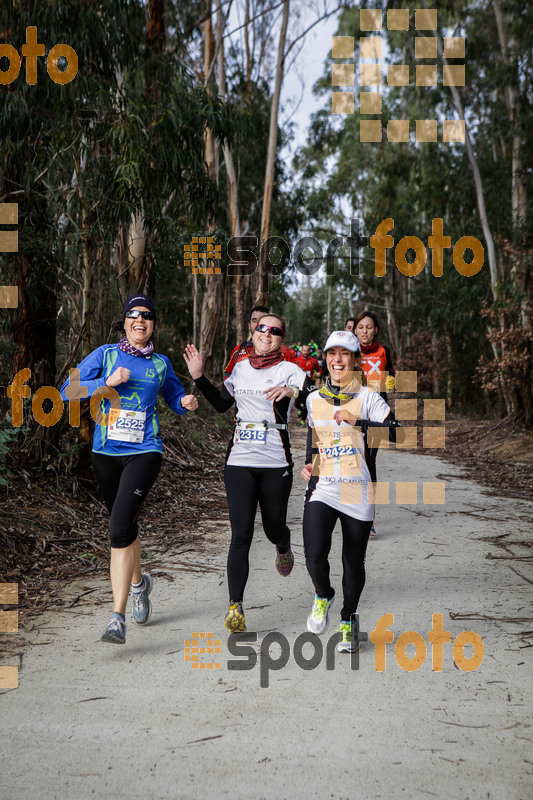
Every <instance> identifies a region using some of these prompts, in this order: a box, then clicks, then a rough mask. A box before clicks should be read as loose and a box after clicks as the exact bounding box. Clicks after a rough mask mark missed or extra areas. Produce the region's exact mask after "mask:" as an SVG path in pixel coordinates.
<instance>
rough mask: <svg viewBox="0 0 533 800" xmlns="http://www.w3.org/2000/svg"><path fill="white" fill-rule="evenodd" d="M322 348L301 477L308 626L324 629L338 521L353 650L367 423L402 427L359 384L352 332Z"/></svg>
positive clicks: (368, 517)
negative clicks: (310, 592)
mask: <svg viewBox="0 0 533 800" xmlns="http://www.w3.org/2000/svg"><path fill="white" fill-rule="evenodd" d="M324 353H325V357H326V364H327V369H328V373H329V377H328V378H327V379H326V382H325V384H324V385H323V386H322V388H321V389H320V390H319V391H318V392H316V393H315V394H314V395H311V396H310V397H308V399H307V408H308V424H309V429H308V439H307V453H306V464H305V467H304V468H303V470H302V478H304V480H306V481H308V482H309V483H308V488H307V493H306V500H305V508H304V519H303V535H304V548H305V559H306V566H307V570H308V572H309V575H310V576H311V579H312V581H313V584H314V587H315V600H314V603H313V608H312V609H311V613H310V614H309V617H308V619H307V629H308V630H309V631H310V632H311V633H317V634H322V633H324V632H325V630H326V628H327V626H328V612H329V608H330V606H331V605H332V603H333V599H334V596H335V591H334V589H333V588H332V586H331V583H330V574H329V560H328V556H329V551H330V549H331V541H332V534H333V529H334V528H335V525H336V523H337V520H340V522H341V528H342V566H343V576H342V589H343V606H342V608H341V624H340V627H339V628H338V631H339V632H340V633H341V634H342V639H341V641H340V642H339V643H338V645H337V650H339V652H343V651H345V652H355V651H357V650H359V639H358V626H357V618H356V613H355V612H356V611H357V605H358V602H359V598H360V596H361V592H362V591H363V587H364V584H365V554H366V546H367V542H368V537H369V534H370V527H371V525H372V520H373V518H374V501H373V489H372V480H371V476H370V472H369V469H368V466H367V459H366V454H367V450H368V447H367V436H368V429H369V427H385V428H388V429H389V431H388V437H390V438H391V439H395V438H396V430H395V429H396V428H397V427H401V426H400V425H399V423H398V422H396V420H395V419H394V415H393V414H392V412H391V410H390V408H389V406H388V405H387V403H386V402H385V401H384V400H383V399H382V398H381V397H380V395H379V393H378V392H372V391H370V390H369V389H367V388H366V387H364V386H361V372H360V370H361V351H360V346H359V342H358V340H357V337H356V336H354V334H353V333H351V332H350V331H335V332H334V333H332V334H331V336H330V337H329V339H328V341H327V342H326V346H325V348H324ZM386 435H387V434H386ZM374 446H375V443H374Z"/></svg>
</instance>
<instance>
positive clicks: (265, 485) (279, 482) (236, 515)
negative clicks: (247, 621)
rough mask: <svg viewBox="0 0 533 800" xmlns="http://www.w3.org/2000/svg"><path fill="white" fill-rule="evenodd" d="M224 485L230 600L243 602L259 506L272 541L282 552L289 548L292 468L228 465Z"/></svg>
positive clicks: (225, 470)
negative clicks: (228, 524) (228, 530)
mask: <svg viewBox="0 0 533 800" xmlns="http://www.w3.org/2000/svg"><path fill="white" fill-rule="evenodd" d="M224 481H225V483H226V494H227V498H228V510H229V518H230V522H231V544H230V547H229V553H228V589H229V597H230V600H236V601H238V602H242V598H243V595H244V589H245V586H246V581H247V580H248V573H249V569H250V567H249V561H248V554H249V552H250V546H251V544H252V538H253V535H254V523H255V514H256V511H257V505H258V504H259V508H260V509H261V519H262V522H263V529H264V531H265V533H266V535H267V538H268V539H269V541H271V542H272V544H275V545H278V547H280V548H281V549H282V550H284V549H285V548H286V547H288V546H289V544H290V531H289V529H288V527H287V504H288V502H289V495H290V493H291V488H292V467H279V468H278V467H274V468H270V467H232V466H228V465H226V467H225V469H224Z"/></svg>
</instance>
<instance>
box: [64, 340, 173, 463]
mask: <svg viewBox="0 0 533 800" xmlns="http://www.w3.org/2000/svg"><path fill="white" fill-rule="evenodd" d="M119 367H125V368H126V369H129V370H130V379H129V380H128V381H127V383H121V384H119V386H115V387H114V389H115V391H116V392H118V394H119V395H120V403H121V408H123V409H128V410H133V411H145V412H146V426H145V434H144V441H142V442H120V441H116V440H114V439H108V438H107V428H106V427H105V425H98V424H95V428H94V437H93V452H94V453H102V454H104V455H108V456H128V455H137V454H138V453H148V452H150V451H152V452H156V453H162V452H163V443H162V441H161V437H160V436H159V420H158V416H157V410H156V405H157V395H158V393H159V392H161V394H162V395H163V398H164V399H165V402H166V403H167V405H168V406H169V407H170V408H171V409H172V411H175V412H176V414H185V413H187V409H185V408H183V407H182V405H181V402H180V401H181V398H182V397H184V396H185V390H184V388H183V384H182V383H181V381H180V380H179V378H178V377H177V376H176V373H175V372H174V370H173V369H172V365H171V363H170V361H169V360H168V358H167V357H166V356H163V355H161V354H159V353H152V355H150V356H146V357H143V356H132V355H130V354H129V353H125V352H124V351H123V350H119V348H118V344H103V345H102V346H101V347H98V348H97V349H96V350H94V351H93V352H92V353H90V354H89V355H88V356H87V358H84V359H83V361H82V362H81V363H80V364H78V367H77V368H78V369H79V371H80V385H81V386H82V387H84V386H86V387H87V390H88V397H92V395H93V394H94V393H95V392H96V390H97V389H99V388H100V387H102V386H105V385H106V380H107V378H108V377H109V376H110V375H111V373H112V372H114V371H115V370H116V369H118V368H119ZM69 383H70V379H68V380H66V381H65V383H64V384H63V386H62V387H61V397H62V398H63V399H64V400H68V399H69V398H68V397H67V396H66V394H65V389H66V388H67V387H68V385H69ZM110 405H111V404H110V401H109V400H108V399H106V398H104V399H102V400H101V402H100V410H101V411H102V412H103V413H106V414H107V412H108V411H109V408H110Z"/></svg>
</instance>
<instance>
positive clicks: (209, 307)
mask: <svg viewBox="0 0 533 800" xmlns="http://www.w3.org/2000/svg"><path fill="white" fill-rule="evenodd" d="M206 13H207V14H208V15H209V16H208V17H207V19H206V20H205V22H204V24H203V35H204V79H205V82H206V89H207V93H208V94H210V95H211V94H212V93H213V78H212V77H211V76H212V72H213V62H214V59H215V37H214V35H213V23H212V6H211V0H207V3H206ZM204 143H205V163H206V166H207V172H208V175H209V178H210V179H211V180H212V181H213V182H214V183H218V146H217V141H216V138H215V136H214V134H213V131H212V130H211V129H210V128H208V127H207V126H206V129H205V133H204ZM215 227H216V221H215V220H214V219H213V218H212V217H209V218H208V220H207V229H208V231H212V230H214V228H215ZM206 262H207V260H206ZM200 280H201V279H200ZM222 289H223V282H222V275H215V274H213V275H206V276H205V291H204V296H203V301H202V314H201V318H200V354H201V356H202V357H203V359H204V369H205V371H206V372H207V373H211V371H212V368H213V347H214V343H215V335H216V332H217V327H218V321H219V318H220V308H221V302H222Z"/></svg>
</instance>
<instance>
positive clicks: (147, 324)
mask: <svg viewBox="0 0 533 800" xmlns="http://www.w3.org/2000/svg"><path fill="white" fill-rule="evenodd" d="M131 310H132V311H150V309H149V308H146V306H134V307H133V308H132V309H131ZM124 330H125V331H126V338H127V340H128V342H129V343H130V344H131V345H133V346H134V347H137V348H139V350H141V349H142V348H143V347H146V345H147V344H148V342H149V341H150V337H151V335H152V333H153V332H154V320H153V319H143V318H142V317H137V319H131V318H130V317H126V318H125V320H124Z"/></svg>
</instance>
